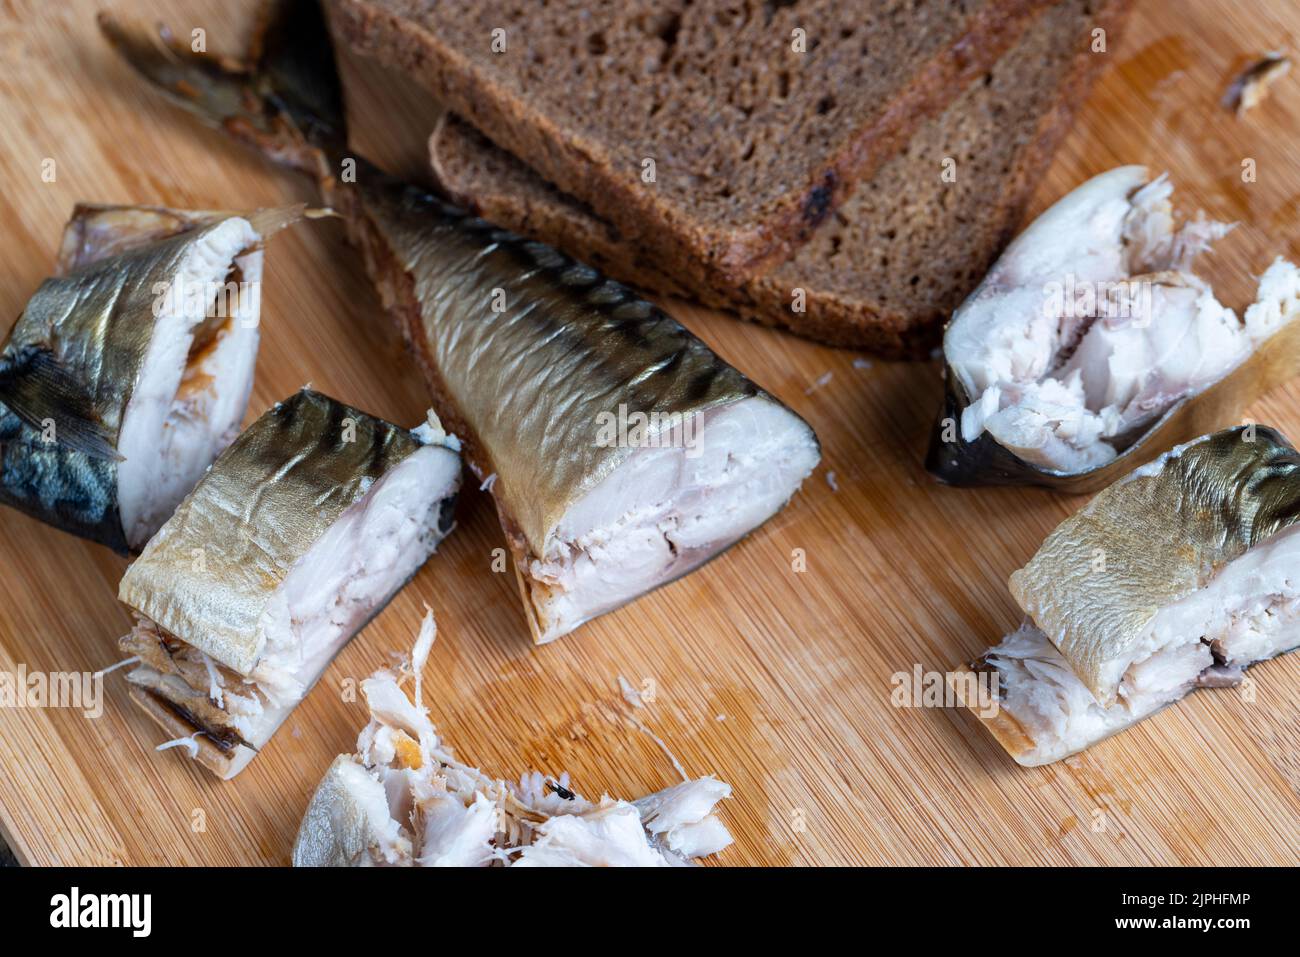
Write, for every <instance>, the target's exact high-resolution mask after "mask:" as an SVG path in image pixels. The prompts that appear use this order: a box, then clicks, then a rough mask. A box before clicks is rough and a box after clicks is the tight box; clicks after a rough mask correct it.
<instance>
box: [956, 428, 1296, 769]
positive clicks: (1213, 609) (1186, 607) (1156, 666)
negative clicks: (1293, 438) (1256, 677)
mask: <svg viewBox="0 0 1300 957" xmlns="http://www.w3.org/2000/svg"><path fill="white" fill-rule="evenodd" d="M1297 568H1300V454H1297V453H1296V451H1295V449H1293V448H1292V447H1291V446H1290V445H1289V444H1288V443H1287V442H1286V440H1285V439H1283V438H1282V436H1281V435H1279V434H1278V433H1277V432H1275V431H1273V430H1272V429H1268V428H1264V427H1263V426H1256V427H1241V428H1236V429H1229V430H1227V431H1224V432H1218V433H1215V434H1214V435H1210V436H1206V437H1203V438H1201V439H1197V440H1196V441H1195V442H1191V443H1189V444H1188V445H1185V446H1181V447H1179V448H1176V449H1174V450H1172V451H1171V452H1169V453H1167V454H1166V455H1164V456H1162V457H1161V458H1159V459H1157V460H1156V461H1154V462H1152V463H1150V464H1148V465H1146V466H1143V467H1142V468H1140V469H1138V470H1137V471H1136V472H1134V473H1132V474H1131V475H1129V476H1127V477H1126V478H1124V479H1121V480H1120V481H1119V482H1117V483H1116V484H1115V485H1113V486H1111V487H1110V488H1109V489H1106V490H1105V491H1104V492H1102V493H1101V494H1100V495H1098V496H1097V497H1096V498H1095V499H1093V500H1092V501H1091V502H1090V503H1089V504H1088V505H1086V506H1085V507H1084V508H1083V509H1082V510H1081V511H1079V512H1078V513H1077V514H1076V515H1074V516H1072V517H1071V518H1068V519H1066V520H1065V521H1064V522H1063V523H1062V524H1061V525H1060V527H1058V528H1057V529H1056V531H1054V532H1053V533H1052V534H1051V535H1050V536H1048V538H1047V541H1046V542H1044V543H1043V546H1042V548H1040V549H1039V550H1038V553H1037V554H1036V555H1035V556H1034V557H1033V559H1031V560H1030V562H1029V564H1027V565H1026V566H1025V567H1024V568H1022V569H1020V570H1019V571H1017V572H1016V573H1014V574H1013V575H1012V576H1011V593H1012V595H1013V596H1014V597H1015V599H1016V601H1017V602H1018V603H1019V604H1020V607H1021V608H1022V609H1023V610H1024V612H1025V614H1026V616H1027V617H1026V620H1025V623H1024V624H1023V625H1022V626H1021V627H1020V628H1019V629H1018V630H1017V631H1015V632H1014V633H1012V634H1011V635H1008V636H1007V637H1006V638H1005V639H1004V640H1003V641H1002V643H1001V644H999V645H998V646H996V647H995V648H992V649H990V650H989V651H988V653H987V654H986V655H985V656H984V657H983V658H982V659H981V660H980V662H978V663H977V664H976V668H977V669H980V670H982V671H984V672H986V673H987V674H989V675H993V676H996V677H997V679H998V688H999V695H1000V701H999V706H998V708H997V709H996V713H995V714H981V719H982V720H983V721H984V722H985V724H986V726H987V727H988V728H989V729H990V730H991V731H992V732H993V734H994V735H995V736H996V737H997V738H998V740H999V741H1000V742H1001V743H1002V744H1003V745H1004V747H1006V749H1007V751H1008V752H1009V753H1010V754H1011V755H1012V757H1014V758H1015V759H1016V760H1017V761H1018V762H1020V763H1021V764H1026V765H1037V764H1046V763H1050V762H1052V761H1057V760H1060V759H1061V758H1064V757H1067V756H1068V755H1070V754H1073V753H1075V752H1077V751H1080V750H1083V749H1084V748H1087V747H1090V746H1091V745H1093V744H1094V743H1096V742H1097V741H1100V740H1101V739H1102V738H1105V737H1107V736H1109V735H1111V734H1114V733H1115V732H1117V731H1121V730H1123V729H1124V728H1126V727H1128V726H1129V725H1131V724H1133V723H1135V722H1137V721H1140V720H1141V719H1142V718H1144V717H1146V716H1147V715H1149V714H1151V713H1153V712H1154V711H1156V710H1158V709H1159V708H1161V707H1163V706H1164V705H1166V704H1169V703H1171V702H1173V701H1176V700H1178V699H1179V698H1181V697H1183V696H1184V695H1185V694H1187V693H1188V692H1189V691H1191V690H1193V689H1194V688H1198V687H1225V686H1232V685H1235V684H1237V683H1239V682H1240V681H1241V676H1242V671H1243V670H1244V669H1245V668H1248V667H1250V666H1251V665H1253V664H1255V663H1256V662H1259V661H1263V660H1265V659H1267V658H1272V657H1274V656H1276V655H1280V654H1282V653H1284V652H1287V651H1290V650H1292V649H1293V648H1296V647H1297V646H1300V575H1297V574H1296V569H1297Z"/></svg>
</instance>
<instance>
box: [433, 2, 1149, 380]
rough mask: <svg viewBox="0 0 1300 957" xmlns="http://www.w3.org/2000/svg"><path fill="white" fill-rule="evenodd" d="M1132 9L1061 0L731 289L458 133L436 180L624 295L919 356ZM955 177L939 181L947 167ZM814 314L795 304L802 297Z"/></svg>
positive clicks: (453, 125) (971, 281)
mask: <svg viewBox="0 0 1300 957" xmlns="http://www.w3.org/2000/svg"><path fill="white" fill-rule="evenodd" d="M1129 5H1130V0H1061V2H1059V3H1057V4H1056V5H1055V6H1053V7H1052V8H1050V9H1049V10H1047V11H1046V12H1045V13H1043V14H1042V15H1041V16H1040V17H1039V18H1038V19H1037V20H1035V21H1034V22H1033V23H1032V24H1031V25H1030V27H1029V28H1028V29H1027V30H1026V31H1025V32H1024V34H1023V35H1022V36H1021V37H1020V39H1019V40H1018V41H1017V43H1016V45H1015V46H1014V47H1012V48H1011V49H1010V50H1009V51H1008V52H1007V53H1006V54H1004V55H1003V57H1002V58H1001V59H1000V60H999V61H998V62H997V63H996V64H995V65H994V66H993V67H992V69H991V70H990V71H989V72H988V73H987V74H986V75H985V76H983V77H981V78H980V79H979V80H977V81H976V82H975V83H974V84H973V85H972V86H971V87H970V88H969V89H967V90H966V91H965V93H963V94H962V95H961V96H960V97H959V98H958V99H957V100H955V101H954V102H953V103H952V105H951V106H950V107H949V108H948V109H947V110H946V111H945V112H943V113H942V114H940V115H939V116H938V117H936V118H934V119H932V120H930V121H929V122H927V123H925V124H924V125H923V126H922V127H921V128H920V129H919V130H918V131H917V132H916V133H915V134H914V135H913V137H912V139H911V141H910V142H909V143H908V144H907V145H906V147H905V148H904V150H903V152H902V153H900V154H899V155H898V156H896V157H895V158H894V159H893V160H891V161H890V162H888V163H886V164H885V165H884V166H883V167H881V169H880V170H879V171H878V172H877V173H876V175H875V176H874V177H873V178H872V179H871V180H869V181H868V182H866V183H864V184H863V185H862V186H861V187H860V188H859V190H858V192H857V193H856V194H855V195H854V196H853V197H852V198H851V199H850V200H848V201H847V202H846V203H845V204H844V205H843V206H842V207H841V208H840V209H839V210H837V211H836V212H835V213H833V214H832V215H831V217H830V218H829V219H828V221H827V222H826V223H825V224H824V225H823V226H822V227H821V228H820V229H819V230H817V232H816V233H815V234H814V235H813V237H812V239H811V241H810V242H808V243H807V244H806V245H805V246H803V247H802V248H801V249H800V250H799V251H798V252H797V254H796V255H795V256H794V258H793V259H791V260H790V261H789V262H787V263H784V264H783V265H781V266H779V267H778V268H776V269H775V270H773V271H772V272H771V273H769V274H768V275H767V276H763V277H760V278H758V279H753V280H750V281H748V282H745V283H742V284H740V285H735V286H730V287H727V286H719V285H716V284H713V283H708V282H699V281H697V280H696V278H695V274H693V273H691V272H690V271H683V270H679V269H676V268H674V265H673V264H672V263H665V262H663V261H662V260H661V259H659V258H658V257H657V256H656V254H655V252H654V247H651V246H646V245H641V244H639V243H636V242H635V241H631V240H629V239H628V238H627V237H626V236H624V235H623V234H622V232H621V231H620V230H619V229H618V228H617V227H616V226H615V225H613V224H612V223H610V222H608V221H606V220H605V219H602V218H601V217H598V216H596V215H595V214H594V213H593V212H592V211H591V209H590V208H589V207H587V206H586V205H584V204H583V203H580V202H579V201H577V200H576V199H574V198H572V197H570V196H568V195H566V194H564V193H562V192H560V191H559V190H558V189H556V188H555V187H553V186H551V185H550V184H549V183H547V182H546V181H545V180H544V179H542V177H541V176H540V175H538V174H537V173H535V172H534V171H533V170H532V169H530V168H529V167H528V166H526V165H525V164H524V163H522V162H521V161H519V160H518V159H516V158H515V157H514V156H512V155H511V154H509V153H507V152H505V151H504V150H501V149H499V148H497V147H496V146H494V145H493V144H492V143H491V142H489V141H488V140H487V139H486V138H485V137H483V136H482V135H481V134H479V133H478V132H477V131H476V130H474V129H473V127H471V126H470V125H469V124H468V123H466V122H465V121H464V120H462V119H460V118H458V117H455V116H448V117H447V118H446V120H445V122H444V123H443V124H442V125H441V126H440V127H439V129H438V130H436V131H435V132H434V134H433V136H432V137H431V138H430V152H431V156H432V160H433V167H434V174H435V177H436V178H437V179H438V181H439V183H440V185H441V186H442V187H443V189H444V190H446V192H447V193H448V194H450V195H451V196H452V197H453V198H455V199H456V200H457V201H458V202H461V203H462V204H464V205H466V206H470V207H472V208H474V209H476V210H477V211H478V212H480V213H481V214H482V215H483V216H484V217H485V218H487V219H489V220H492V221H493V222H497V223H500V224H501V225H502V226H505V227H507V228H508V229H512V230H514V231H515V232H518V233H521V234H523V235H525V236H529V237H531V238H535V239H540V240H542V241H544V242H548V243H551V244H553V245H556V246H559V247H560V248H562V249H564V250H565V251H566V252H569V253H570V254H572V255H574V256H576V257H578V258H579V259H582V260H585V261H587V262H589V263H591V264H592V265H594V266H597V267H599V268H601V269H602V270H604V271H606V272H608V273H609V274H610V275H612V276H614V277H616V278H619V279H623V280H625V281H627V282H631V283H634V284H636V285H639V286H642V287H643V288H646V289H650V290H653V291H656V292H660V293H664V294H668V295H680V296H686V297H688V298H693V299H696V300H698V301H700V302H703V303H705V304H707V305H711V306H717V307H720V308H725V309H730V310H732V311H734V312H737V313H739V314H740V315H741V316H743V317H745V318H748V319H753V320H756V321H759V322H762V323H764V324H766V325H774V326H781V327H784V328H786V329H789V330H791V331H792V332H795V333H797V334H799V335H802V336H806V337H809V338H812V339H816V340H818V341H820V342H825V343H828V344H831V345H837V346H846V347H853V348H860V349H866V350H869V351H872V352H875V353H877V354H879V355H883V356H886V357H920V356H924V355H926V354H928V353H929V351H930V350H931V349H932V348H933V347H934V346H935V345H936V344H937V342H938V339H939V334H940V331H941V329H942V326H943V323H944V321H945V320H946V319H947V317H948V315H949V314H950V313H951V311H952V310H953V309H954V308H955V307H956V306H957V305H958V304H960V302H961V301H962V299H963V298H965V296H966V295H967V293H969V291H970V290H971V289H972V288H973V287H974V286H975V284H976V283H978V281H979V280H980V279H981V278H982V277H983V275H984V273H985V272H986V271H987V270H988V268H989V266H990V265H991V264H992V262H993V260H994V258H995V257H996V256H997V254H998V253H999V252H1000V251H1001V248H1002V247H1003V246H1004V245H1005V244H1006V243H1007V241H1008V240H1009V239H1010V238H1011V236H1012V235H1014V233H1015V231H1016V228H1017V225H1018V223H1019V220H1020V218H1021V216H1022V215H1023V213H1024V209H1025V206H1026V204H1027V203H1028V201H1029V198H1030V195H1031V194H1032V192H1033V187H1034V185H1035V183H1036V182H1037V180H1038V178H1039V176H1040V175H1041V173H1042V171H1043V170H1044V169H1045V168H1046V166H1047V164H1048V161H1049V160H1050V159H1051V156H1052V153H1053V152H1054V151H1055V149H1056V146H1057V145H1058V143H1059V142H1060V140H1061V139H1062V137H1063V135H1064V133H1065V132H1066V130H1067V129H1068V128H1069V126H1070V124H1071V122H1072V119H1073V115H1074V111H1075V108H1076V107H1077V106H1078V104H1079V103H1081V102H1082V100H1083V99H1084V98H1085V97H1086V96H1087V93H1088V90H1089V88H1090V87H1091V84H1092V80H1093V79H1094V78H1095V75H1096V73H1097V71H1098V69H1099V68H1100V67H1101V65H1102V64H1103V63H1104V62H1106V61H1107V60H1108V59H1109V57H1110V55H1111V54H1110V53H1094V52H1092V46H1093V31H1094V30H1095V29H1103V30H1105V31H1106V35H1105V44H1106V49H1107V50H1108V51H1113V50H1114V49H1115V43H1116V40H1117V31H1118V29H1119V27H1120V25H1121V23H1122V21H1123V19H1124V15H1125V14H1126V13H1127V11H1128V7H1129ZM949 158H951V159H952V160H955V162H956V166H955V171H956V179H955V181H953V182H945V181H944V179H943V177H942V175H941V174H942V172H943V170H944V160H945V159H949ZM796 289H801V290H803V292H804V297H805V311H803V312H796V311H795V310H794V309H793V308H792V305H793V303H794V299H795V290H796Z"/></svg>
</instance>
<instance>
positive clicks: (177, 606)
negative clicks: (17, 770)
mask: <svg viewBox="0 0 1300 957" xmlns="http://www.w3.org/2000/svg"><path fill="white" fill-rule="evenodd" d="M457 449H458V443H456V441H455V439H454V437H451V436H447V435H446V434H445V433H443V432H442V431H441V429H440V428H439V427H438V426H437V424H436V422H431V423H426V425H424V426H421V427H420V428H419V429H416V430H414V431H408V430H406V429H402V428H398V427H397V426H394V425H392V424H390V423H387V422H384V421H382V420H380V419H377V418H374V417H373V416H369V415H366V414H365V413H363V412H359V411H357V410H356V409H353V408H350V407H348V406H345V405H343V404H342V403H340V402H337V401H335V400H334V399H331V398H329V397H328V396H323V395H320V394H319V393H316V392H311V391H308V390H303V391H301V392H299V393H297V394H296V395H294V396H293V397H291V398H290V399H287V400H285V401H284V402H282V403H280V404H278V405H277V406H276V407H275V408H273V409H271V410H270V411H268V412H267V413H266V414H265V415H263V416H262V417H261V418H260V419H258V420H257V421H256V422H255V423H253V425H251V426H250V427H249V428H248V429H247V430H246V431H245V432H244V433H243V434H242V435H241V436H240V437H239V438H238V439H236V440H235V442H234V443H233V444H232V445H231V446H230V448H228V449H227V450H226V451H225V452H224V453H223V454H222V455H221V457H220V458H218V459H217V461H216V463H215V464H214V465H213V466H212V469H211V470H210V471H209V472H208V473H207V475H205V476H204V477H203V479H202V480H201V481H200V482H199V483H198V485H197V486H196V487H195V489H194V491H193V493H192V494H191V495H190V496H189V497H188V498H187V499H186V500H185V501H184V502H182V503H181V505H180V507H179V508H178V509H177V510H176V513H175V515H173V516H172V518H171V519H170V520H169V521H168V522H167V523H166V524H165V525H164V526H163V527H162V529H161V530H160V531H159V532H158V534H157V535H156V536H154V538H153V539H151V540H150V542H149V544H148V545H147V546H146V547H145V549H144V552H143V553H142V554H141V555H140V557H139V558H138V559H137V560H136V561H135V562H134V563H133V564H132V565H131V567H130V568H129V569H127V572H126V575H125V576H124V577H123V579H122V583H121V586H120V589H119V597H120V598H121V600H122V601H123V602H124V603H125V604H127V605H129V606H130V607H131V608H132V609H133V610H135V612H136V613H137V615H138V622H137V625H136V627H135V628H134V629H133V630H132V632H131V633H130V634H129V635H127V636H125V637H124V638H123V639H122V640H121V647H122V649H123V651H125V652H127V653H128V654H131V655H137V656H139V657H140V659H141V661H140V664H139V666H138V667H136V668H135V669H134V670H133V671H131V672H130V674H129V675H128V680H129V681H130V682H131V684H132V685H133V686H134V687H133V689H132V697H133V698H134V699H135V700H136V702H137V703H138V704H139V705H140V706H141V707H142V708H144V709H145V710H146V711H147V712H148V713H149V714H150V715H151V716H152V717H153V718H154V719H155V720H157V721H158V722H159V724H161V725H162V726H163V727H164V728H165V729H167V730H168V731H169V732H170V733H172V734H173V735H174V736H175V737H176V738H177V739H181V738H190V739H191V740H192V741H193V746H192V747H191V749H190V750H191V751H193V752H194V756H195V757H196V758H197V759H198V760H199V761H200V762H201V763H203V764H204V765H205V766H206V767H207V768H208V769H209V770H211V771H213V772H214V773H216V774H218V775H220V776H221V777H223V778H230V777H233V776H234V775H235V774H237V773H239V771H240V770H242V769H243V767H244V766H245V765H247V764H248V762H249V761H250V760H252V758H253V757H254V755H255V754H256V753H257V750H258V749H259V748H261V747H262V746H263V745H264V744H266V742H267V741H268V740H270V738H271V735H272V734H273V733H274V732H275V730H276V728H277V727H279V725H280V723H281V722H282V721H283V720H284V718H285V717H286V716H287V715H288V713H289V712H290V711H291V710H292V709H293V707H294V706H295V705H296V704H297V703H298V701H300V700H301V699H302V697H303V696H304V695H305V694H306V693H307V692H308V691H309V690H310V689H311V687H312V685H313V684H314V683H315V682H316V680H317V679H318V678H319V677H320V675H321V673H322V672H323V671H324V669H325V667H326V666H327V665H328V664H329V662H330V661H331V660H332V659H333V658H334V656H335V655H336V654H337V653H338V651H339V650H340V649H341V648H342V647H343V645H344V644H346V643H347V642H348V640H349V639H351V637H352V636H353V635H354V634H356V633H357V632H358V631H359V630H360V629H361V628H362V627H364V625H365V624H366V622H368V621H369V620H370V618H371V617H372V616H374V615H375V614H376V613H378V612H379V611H380V610H381V609H382V608H383V607H384V605H385V604H386V603H387V602H388V600H389V599H390V598H391V597H392V596H393V595H394V594H395V593H396V592H397V591H398V590H399V589H400V588H401V587H402V586H403V585H404V584H405V583H406V582H407V580H409V579H410V577H411V576H412V575H414V574H415V572H416V571H417V570H418V569H419V568H420V566H421V565H422V564H423V563H424V561H425V559H426V558H427V557H428V556H429V555H430V554H431V553H432V552H433V550H434V548H435V547H436V546H437V544H438V542H439V541H440V540H441V539H442V538H443V537H444V536H445V535H446V534H447V532H448V531H449V530H450V528H451V524H452V520H451V519H452V509H453V505H454V501H455V494H456V491H457V489H458V487H459V483H460V456H459V454H458V451H457Z"/></svg>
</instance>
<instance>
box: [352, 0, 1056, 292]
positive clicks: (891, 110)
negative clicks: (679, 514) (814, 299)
mask: <svg viewBox="0 0 1300 957" xmlns="http://www.w3.org/2000/svg"><path fill="white" fill-rule="evenodd" d="M1049 2H1050V0H619V2H617V3H591V2H589V0H338V3H337V6H336V12H337V15H336V17H335V18H334V23H335V30H336V32H337V33H338V34H339V35H340V36H341V37H342V38H343V39H345V40H346V41H347V42H349V43H351V44H352V46H353V47H354V48H355V49H357V50H359V51H360V52H362V53H366V54H370V55H372V56H375V57H378V58H380V59H382V60H383V61H384V62H385V63H387V64H389V65H392V66H394V67H396V68H398V69H400V70H403V71H404V72H405V73H407V74H408V75H409V76H410V77H411V78H412V79H414V80H415V81H417V82H419V83H421V84H423V85H424V86H426V87H427V88H428V89H430V90H431V91H432V92H433V93H434V95H435V96H436V97H437V98H438V100H439V102H440V103H442V104H443V105H444V106H446V107H447V108H448V109H451V110H454V111H456V112H457V113H459V114H460V115H461V116H463V117H465V118H466V119H467V120H469V121H470V123H472V124H473V125H474V126H475V127H476V128H477V129H480V130H482V131H483V132H484V133H486V134H487V135H488V136H489V137H490V138H491V139H492V141H493V142H494V143H496V144H497V145H498V146H501V147H502V148H504V149H506V150H508V151H510V152H512V153H514V154H515V155H516V156H518V157H520V158H521V159H523V160H524V161H525V162H527V163H528V164H529V165H530V166H532V167H533V169H535V170H537V171H538V172H539V173H540V174H541V175H542V176H544V177H545V178H546V179H547V181H549V182H551V183H554V184H555V185H556V186H558V187H559V188H560V189H561V190H563V191H565V192H567V193H568V194H569V195H571V196H575V197H577V198H578V199H580V200H582V201H583V202H585V203H587V204H589V205H590V206H591V207H592V208H593V209H594V210H595V211H596V212H597V214H599V215H600V216H602V217H604V218H605V219H608V220H609V221H610V222H612V223H614V224H615V225H616V226H618V227H619V229H620V230H621V231H622V233H623V235H625V236H627V237H628V238H636V239H638V240H639V241H641V242H643V243H644V244H645V245H647V246H654V247H655V248H656V250H657V252H656V255H657V256H658V257H659V259H660V260H661V261H662V262H665V263H668V264H670V266H671V269H672V271H673V273H674V274H678V273H682V274H686V273H690V274H691V276H692V281H693V282H695V283H696V284H703V283H705V282H711V283H716V284H726V285H734V284H735V283H737V282H740V281H742V280H745V279H750V278H753V277H755V276H759V275H762V274H764V273H765V272H767V271H769V270H770V269H771V268H773V267H775V266H776V265H777V264H779V263H782V262H785V261H786V260H787V259H789V258H790V256H791V255H792V254H793V252H794V250H795V249H796V248H797V247H798V246H799V245H801V244H802V243H804V242H806V241H807V239H808V238H809V236H811V234H812V232H813V230H814V229H815V228H816V227H817V226H819V225H820V224H821V223H822V222H824V221H825V220H826V218H827V217H828V216H829V215H830V213H831V211H832V210H834V209H835V207H836V206H838V205H839V204H840V203H841V202H843V201H844V200H845V199H846V198H847V197H848V196H849V195H851V194H852V192H853V190H854V188H855V187H856V186H857V185H858V184H859V183H861V182H862V180H864V179H865V178H866V177H868V176H870V175H871V174H872V173H873V172H874V171H875V170H876V169H878V168H879V166H880V165H881V164H882V163H883V162H885V161H886V160H887V159H889V157H890V156H892V155H894V154H895V153H897V152H898V150H899V149H901V148H902V146H903V144H904V143H906V142H907V139H908V138H909V136H910V135H911V133H912V131H913V130H915V129H916V127H917V126H918V125H919V124H920V122H921V121H922V120H923V119H925V118H926V117H927V116H933V115H934V114H935V113H937V112H938V111H939V110H940V109H943V108H944V107H946V106H947V105H948V104H949V103H951V102H952V100H953V99H954V98H955V97H956V96H958V95H959V94H960V93H961V91H962V90H963V89H965V88H966V86H967V85H968V84H969V82H970V81H971V80H973V79H974V78H976V77H978V76H979V75H980V74H982V73H983V72H984V70H986V69H987V68H988V66H989V65H990V64H992V63H993V62H994V60H996V59H997V57H998V55H999V54H1001V53H1002V52H1003V51H1004V50H1005V49H1006V48H1007V47H1008V46H1009V45H1010V44H1011V43H1012V42H1013V40H1014V39H1015V37H1016V36H1017V34H1018V32H1019V31H1020V30H1021V29H1022V28H1023V26H1024V24H1025V23H1026V22H1027V21H1028V20H1029V18H1030V16H1031V15H1032V14H1033V13H1034V12H1035V11H1037V10H1040V9H1042V8H1043V7H1044V6H1046V5H1047V4H1048V3H1049ZM494 40H495V44H494ZM648 160H653V162H654V169H653V173H654V175H653V178H652V179H651V177H650V176H649V175H648V174H649V172H650V170H649V168H648V167H647V166H646V163H647V161H648Z"/></svg>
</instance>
